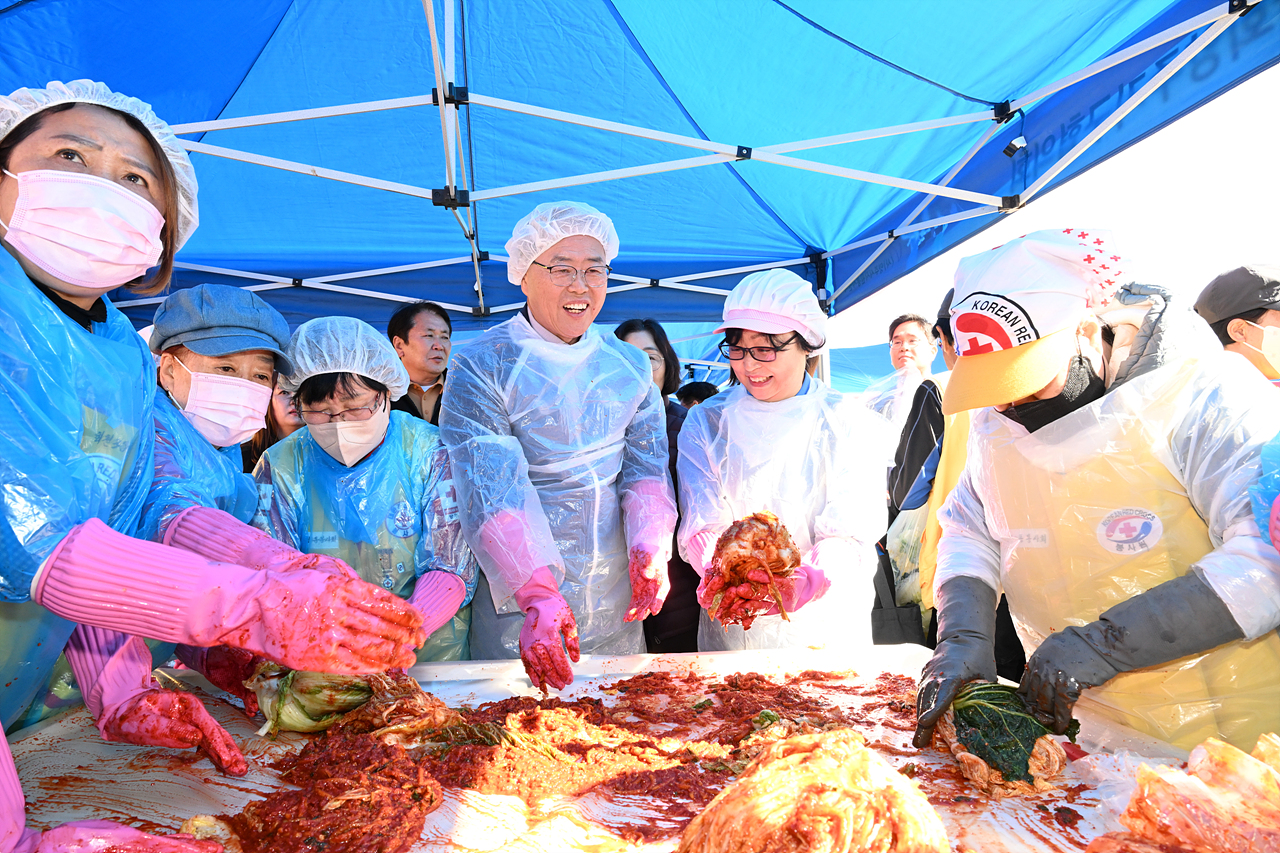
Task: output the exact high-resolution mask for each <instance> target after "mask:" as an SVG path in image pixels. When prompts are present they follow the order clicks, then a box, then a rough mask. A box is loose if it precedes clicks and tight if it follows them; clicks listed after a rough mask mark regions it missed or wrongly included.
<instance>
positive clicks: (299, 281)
mask: <svg viewBox="0 0 1280 853" xmlns="http://www.w3.org/2000/svg"><path fill="white" fill-rule="evenodd" d="M289 284H290V286H292V287H302V279H300V278H295V279H294V280H293V281H291V282H289Z"/></svg>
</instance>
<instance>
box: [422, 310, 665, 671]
mask: <svg viewBox="0 0 1280 853" xmlns="http://www.w3.org/2000/svg"><path fill="white" fill-rule="evenodd" d="M440 430H441V434H442V435H443V437H444V441H445V443H446V444H447V445H448V446H449V453H450V457H451V459H452V460H453V469H454V472H455V475H456V479H457V481H458V491H459V495H460V498H461V512H462V519H463V529H464V530H465V531H466V533H467V536H468V538H469V540H470V542H471V545H472V548H473V549H474V550H475V552H476V556H477V557H478V558H479V560H480V564H481V566H482V567H483V568H484V576H483V577H482V578H481V582H480V591H479V593H478V594H477V595H476V599H475V604H474V606H473V618H474V622H473V630H472V632H471V644H472V647H471V652H472V656H473V657H475V658H477V659H479V658H512V657H516V656H518V654H519V639H520V629H521V627H522V626H523V624H524V615H523V614H522V613H521V612H520V611H519V609H518V608H517V607H516V603H515V600H514V597H513V596H514V593H515V591H516V590H517V589H519V588H520V586H522V585H523V584H524V582H525V581H527V580H528V579H529V575H530V574H531V573H532V572H533V570H534V569H537V568H540V567H542V566H547V567H549V568H550V570H551V572H552V574H553V575H554V576H555V577H556V579H557V581H558V582H559V586H560V593H561V595H563V596H564V597H565V600H566V601H568V603H569V605H570V606H571V607H572V608H573V614H574V617H575V619H576V620H577V623H578V633H579V637H580V640H581V647H582V651H583V653H587V654H637V653H642V652H644V650H645V645H644V633H643V631H642V629H641V623H640V622H639V621H636V622H629V623H628V622H623V621H622V617H623V616H624V615H625V614H626V611H627V608H628V607H629V606H630V602H631V580H630V576H629V575H628V572H627V550H628V543H639V542H649V543H662V542H667V541H670V538H671V531H672V529H673V528H674V527H675V521H676V509H675V499H674V495H673V494H672V490H671V478H670V475H669V474H668V473H667V431H666V415H665V414H664V411H663V405H662V399H661V397H660V396H659V395H658V389H657V388H656V387H655V386H654V384H653V379H652V373H651V371H650V368H649V362H648V359H647V358H646V357H645V355H644V353H643V352H641V351H640V350H639V349H637V348H636V347H633V346H631V345H630V344H626V343H623V342H622V341H619V340H617V339H616V338H614V337H613V336H612V335H602V334H601V333H600V331H599V330H598V329H596V328H595V327H594V326H593V327H591V328H590V329H588V330H587V333H586V334H585V335H583V337H582V339H581V340H580V341H578V342H577V343H576V344H573V345H572V346H569V345H566V344H561V343H553V342H549V341H545V340H543V339H542V338H541V337H539V336H538V334H537V333H536V332H535V331H534V329H533V327H532V326H531V325H530V324H529V321H528V320H526V319H525V318H524V316H523V315H517V316H516V317H513V318H512V319H510V320H508V321H507V322H505V323H502V324H500V325H498V326H495V327H494V328H492V329H490V330H489V331H488V332H486V333H485V334H484V335H482V336H481V337H479V338H477V339H476V340H475V341H473V342H471V343H469V344H467V345H466V346H464V347H461V348H459V349H457V350H455V351H454V356H453V365H452V367H450V368H449V381H448V383H446V385H445V391H444V403H443V405H442V407H441V412H440ZM640 484H645V485H640ZM513 543H514V544H515V546H516V548H517V549H518V550H517V552H516V553H513V552H512V549H511V548H510V547H509V546H510V545H511V544H513Z"/></svg>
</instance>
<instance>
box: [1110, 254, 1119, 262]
mask: <svg viewBox="0 0 1280 853" xmlns="http://www.w3.org/2000/svg"><path fill="white" fill-rule="evenodd" d="M1111 260H1113V261H1118V260H1120V256H1119V255H1112V256H1111Z"/></svg>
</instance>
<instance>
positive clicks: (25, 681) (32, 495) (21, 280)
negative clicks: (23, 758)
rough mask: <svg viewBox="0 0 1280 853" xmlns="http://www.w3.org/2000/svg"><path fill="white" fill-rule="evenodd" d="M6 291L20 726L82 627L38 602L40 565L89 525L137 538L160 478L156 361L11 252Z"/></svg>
mask: <svg viewBox="0 0 1280 853" xmlns="http://www.w3.org/2000/svg"><path fill="white" fill-rule="evenodd" d="M0 286H3V287H4V291H5V297H4V308H3V311H0V339H3V340H4V342H5V345H4V347H2V348H0V388H3V390H4V396H5V399H4V401H3V405H2V406H0V409H2V411H3V415H2V416H0V435H2V436H3V441H4V444H5V451H4V453H3V454H2V455H0V485H2V486H3V492H4V495H5V498H4V501H3V503H2V504H0V685H2V686H3V689H0V721H2V722H3V724H4V727H5V728H10V727H11V726H13V724H14V723H15V721H16V720H18V719H19V717H20V715H22V713H23V711H24V710H26V709H27V707H28V705H31V713H29V714H28V715H27V719H26V721H27V722H31V721H34V719H37V718H38V717H39V716H40V713H41V712H42V710H44V709H45V708H44V706H45V705H46V697H44V696H40V695H37V694H38V693H40V691H41V688H42V687H44V686H45V685H46V684H47V683H48V680H49V674H50V671H51V670H52V668H53V665H54V663H55V661H56V660H57V659H58V655H59V654H60V653H61V651H62V648H63V646H64V645H65V644H66V641H67V638H68V637H70V636H71V631H72V629H74V628H75V625H74V623H72V622H68V621H67V620H65V619H62V618H60V617H57V616H54V615H53V614H52V613H50V612H49V611H47V610H45V609H44V608H43V607H40V606H39V605H37V604H35V603H33V602H32V601H31V600H30V598H31V581H32V578H33V577H34V575H35V574H36V571H37V569H38V568H39V566H40V564H41V563H42V562H43V561H44V560H45V558H47V557H48V556H49V554H50V552H51V551H52V550H53V549H54V547H55V546H56V545H57V544H58V543H59V542H60V541H61V540H62V538H63V537H64V536H66V534H67V533H68V532H69V531H70V530H71V528H72V527H74V526H76V525H77V524H80V523H82V522H84V521H86V520H88V519H90V518H99V519H102V520H103V521H105V522H106V523H107V524H109V525H110V526H111V527H112V528H114V529H115V530H117V531H119V532H121V533H125V534H129V535H135V534H136V533H137V527H138V519H139V516H140V514H141V512H142V505H143V500H144V499H145V497H146V494H147V488H148V486H149V485H150V483H151V477H152V447H153V435H154V431H153V429H152V425H151V406H152V398H153V395H154V391H155V365H154V363H153V362H152V360H151V353H149V352H148V351H147V348H146V345H145V344H144V343H143V342H142V339H141V338H139V337H138V334H137V333H136V332H135V331H134V330H133V326H132V325H130V323H129V321H128V320H127V319H126V318H125V317H124V315H123V314H121V313H120V312H119V311H117V310H116V309H115V308H114V307H112V306H111V305H110V304H109V303H108V305H107V319H106V321H105V322H103V323H94V324H93V332H92V334H91V333H89V332H87V331H85V329H84V328H82V327H81V326H79V325H78V324H76V323H75V322H73V321H71V320H70V319H68V318H67V317H66V316H65V315H64V314H63V313H62V312H61V311H59V310H58V309H57V307H55V306H54V304H53V303H52V302H50V301H49V299H48V298H46V297H45V296H44V295H43V294H41V293H40V291H39V290H37V289H36V287H35V285H34V284H33V283H32V282H31V280H30V279H29V278H28V277H27V275H26V273H24V272H23V271H22V268H21V267H20V266H19V265H18V262H17V261H16V260H14V259H13V258H12V257H11V256H10V255H9V254H8V253H5V252H0ZM48 698H49V699H50V702H52V701H54V697H48ZM33 699H34V700H35V703H34V704H33V703H32V700H33Z"/></svg>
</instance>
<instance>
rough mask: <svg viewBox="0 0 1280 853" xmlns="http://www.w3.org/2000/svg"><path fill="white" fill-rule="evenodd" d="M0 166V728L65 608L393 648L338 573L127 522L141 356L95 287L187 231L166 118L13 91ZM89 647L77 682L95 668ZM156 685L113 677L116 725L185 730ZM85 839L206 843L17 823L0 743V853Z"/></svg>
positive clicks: (68, 625)
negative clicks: (89, 665) (149, 536)
mask: <svg viewBox="0 0 1280 853" xmlns="http://www.w3.org/2000/svg"><path fill="white" fill-rule="evenodd" d="M0 169H2V170H3V171H0V245H2V246H3V247H4V249H5V251H4V252H3V253H0V286H2V287H3V288H4V289H5V298H4V300H3V303H2V304H3V308H0V326H2V327H3V330H2V332H0V334H2V335H3V338H4V340H5V347H4V348H3V351H0V361H2V362H3V365H2V366H0V388H2V389H3V393H4V405H3V411H4V417H3V418H0V436H2V437H3V440H4V442H5V447H6V450H5V454H4V460H3V463H2V464H0V494H3V496H4V497H3V500H2V501H0V638H2V639H0V684H3V685H4V690H3V692H2V693H0V722H3V724H4V725H5V727H6V728H7V727H9V726H10V725H12V724H13V722H14V721H15V720H17V719H18V718H19V717H20V716H21V714H22V712H23V710H24V709H25V708H26V706H27V705H28V704H29V703H30V702H31V700H32V698H33V697H34V696H35V694H36V692H37V691H38V690H39V688H40V687H41V686H43V685H44V683H45V682H46V680H47V678H48V674H49V670H50V668H51V667H52V666H53V664H54V662H55V660H56V659H57V657H58V654H59V653H60V652H61V650H62V648H63V646H64V645H65V644H66V642H67V639H68V637H69V636H70V635H71V632H72V630H73V629H74V628H75V627H76V625H77V623H79V624H83V625H86V626H92V627H94V628H98V629H105V630H106V631H110V632H119V633H122V634H128V635H136V636H143V637H151V638H155V639H159V640H164V641H168V642H178V643H187V644H190V645H194V646H204V647H208V646H216V645H230V646H235V647H238V648H241V649H244V650H246V651H249V652H252V653H254V654H260V655H263V656H266V657H269V658H271V659H273V660H276V661H279V662H280V663H283V664H285V665H286V666H290V667H296V668H303V669H316V670H327V671H332V672H348V673H357V672H370V671H375V670H382V669H386V668H387V667H389V666H396V665H406V664H409V663H412V661H413V654H412V649H411V647H412V646H416V645H420V644H421V642H422V640H423V635H422V629H421V618H420V617H419V616H418V614H417V613H416V612H414V611H413V610H412V609H411V608H409V607H407V606H406V605H405V603H404V602H402V601H400V600H399V599H397V598H396V597H394V596H392V595H390V594H389V593H386V592H384V591H382V590H378V589H376V588H371V587H370V586H369V585H368V584H365V583H364V582H362V581H360V580H358V579H355V578H353V577H351V576H349V575H348V574H345V573H343V572H341V571H331V570H317V569H312V568H306V567H302V566H300V565H298V564H297V563H296V562H291V558H290V557H289V556H288V555H285V554H284V553H283V551H282V550H277V551H275V552H274V556H272V557H269V558H264V557H263V555H262V554H261V553H260V551H261V550H262V548H263V543H261V542H260V541H259V540H258V539H253V540H250V539H248V538H246V539H244V540H241V541H239V542H237V541H232V540H230V539H228V538H222V539H220V540H219V542H218V545H219V554H218V555H217V557H216V558H211V557H210V556H209V555H206V554H204V553H202V552H203V551H204V546H205V545H206V544H207V540H205V539H203V538H201V537H198V536H193V537H192V539H191V541H189V542H182V541H178V540H177V536H176V534H175V536H174V537H171V542H173V544H171V545H164V544H159V543H155V542H146V541H143V540H142V539H138V538H134V535H135V534H136V533H137V532H138V526H139V519H140V515H141V511H142V505H143V501H144V499H145V497H146V494H147V491H148V489H149V487H150V484H151V480H152V477H153V474H154V469H153V464H152V458H153V452H154V450H153V448H154V429H153V426H152V421H151V411H152V405H153V402H154V393H155V365H154V362H153V360H152V357H151V354H150V353H149V352H148V351H147V349H146V347H145V346H144V345H143V343H142V340H141V339H140V338H139V337H138V335H137V334H136V333H135V332H134V331H133V328H132V326H131V325H130V323H129V321H128V320H127V319H126V318H125V317H124V316H123V315H122V314H121V313H120V312H119V311H118V310H116V309H115V308H114V307H113V306H112V305H111V304H110V302H108V301H107V300H106V298H105V297H104V294H105V293H106V292H107V291H109V290H111V289H114V288H116V287H119V286H121V285H128V286H131V287H135V288H136V289H138V290H139V291H140V292H142V293H149V292H155V291H157V290H160V289H162V288H163V287H164V286H165V285H166V284H168V279H169V274H170V271H171V270H172V266H173V256H174V253H176V251H177V250H178V248H179V247H180V246H181V245H182V244H183V242H184V241H185V240H186V239H187V237H189V236H190V234H191V232H192V231H194V229H195V227H196V223H197V221H198V215H197V208H196V180H195V175H194V173H193V171H192V168H191V163H190V161H189V160H188V158H187V155H186V153H185V152H184V151H183V149H182V148H181V146H180V145H179V143H178V141H177V139H176V138H175V137H174V136H173V133H172V131H171V130H170V129H169V127H168V126H167V125H166V124H165V123H164V122H162V121H161V120H160V119H159V118H157V117H156V116H155V114H154V113H153V112H152V111H151V109H150V107H149V106H147V105H146V104H144V103H142V102H141V101H138V100H136V99H134V98H129V97H126V96H123V95H119V94H117V93H114V92H112V91H110V90H109V89H107V87H106V86H103V85H102V84H100V83H92V82H90V81H87V80H78V81H73V82H71V83H68V84H62V83H52V84H50V85H49V87H48V88H46V89H20V90H18V91H16V92H14V93H13V94H12V95H9V96H8V97H0ZM149 271H150V272H149ZM271 547H273V548H278V546H271ZM264 566H266V567H267V568H265V570H264V568H263V567H264ZM109 651H110V650H104V653H103V654H102V655H100V656H98V660H97V662H98V664H99V665H100V672H99V673H98V675H99V679H106V680H111V679H113V678H115V677H116V675H117V673H116V671H115V668H114V667H113V666H112V661H113V660H114V659H115V658H114V655H113V654H111V653H108V652H109ZM124 672H127V673H132V672H133V670H132V669H129V668H126V669H125V670H124ZM122 677H126V678H127V677H132V676H131V675H127V676H122ZM83 686H84V688H85V690H86V693H88V692H90V691H92V690H94V689H96V687H97V685H96V684H92V685H91V684H85V685H83ZM164 693H165V691H153V690H151V689H150V688H147V689H143V690H140V691H138V692H136V693H134V694H133V697H132V699H130V700H129V701H130V703H131V707H130V708H129V709H125V710H124V711H123V712H122V713H123V714H124V715H125V716H127V717H128V718H129V722H128V724H127V725H125V726H123V727H122V728H123V730H127V731H129V732H131V733H135V734H137V736H138V739H139V740H140V741H141V742H145V743H161V742H164V741H165V740H166V739H170V738H172V739H173V740H176V741H182V740H183V739H184V738H187V740H188V742H189V736H190V735H191V734H192V732H191V729H192V722H191V721H194V722H195V728H199V724H200V720H199V713H198V711H197V710H196V708H195V707H194V706H192V707H188V706H186V705H184V704H183V700H170V701H166V700H163V699H161V700H156V699H153V698H150V697H155V696H157V694H164ZM157 702H158V704H157ZM184 718H185V719H184ZM211 737H213V736H211ZM135 742H137V741H135ZM208 746H209V748H210V749H211V750H212V749H217V748H221V747H219V746H217V745H216V744H213V743H210V744H209V745H208ZM106 848H110V849H112V850H121V851H128V850H198V851H202V850H212V849H213V847H211V846H210V845H208V844H205V843H197V842H193V841H189V840H184V839H181V838H173V839H157V838H155V837H154V836H149V835H146V834H145V833H140V832H138V831H137V830H132V829H128V828H124V827H117V826H114V825H111V824H106V823H103V822H99V821H94V822H88V823H84V824H78V825H66V826H62V827H58V828H56V829H54V830H51V831H49V832H46V833H39V832H34V831H32V830H27V829H25V828H24V819H23V797H22V791H21V788H20V786H19V784H18V778H17V773H16V771H15V769H14V767H13V763H12V760H11V758H10V756H9V754H8V749H7V744H6V745H5V748H4V749H3V750H2V754H0V853H12V851H21V853H30V851H62V850H73V849H106Z"/></svg>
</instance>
